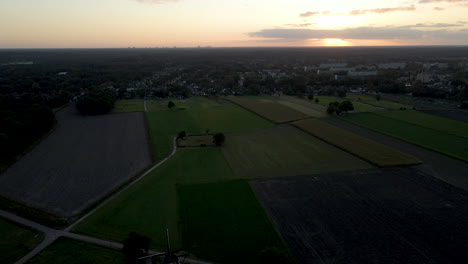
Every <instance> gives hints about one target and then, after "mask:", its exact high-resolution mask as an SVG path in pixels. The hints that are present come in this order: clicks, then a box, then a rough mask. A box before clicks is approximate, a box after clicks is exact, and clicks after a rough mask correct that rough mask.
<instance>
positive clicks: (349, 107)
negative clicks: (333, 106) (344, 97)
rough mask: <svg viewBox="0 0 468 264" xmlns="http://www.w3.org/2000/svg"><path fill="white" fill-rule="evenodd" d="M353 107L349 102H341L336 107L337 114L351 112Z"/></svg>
mask: <svg viewBox="0 0 468 264" xmlns="http://www.w3.org/2000/svg"><path fill="white" fill-rule="evenodd" d="M353 110H354V106H353V103H351V101H343V102H341V103H340V104H339V105H338V111H339V112H348V111H353Z"/></svg>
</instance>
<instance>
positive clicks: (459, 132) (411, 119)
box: [376, 110, 468, 138]
mask: <svg viewBox="0 0 468 264" xmlns="http://www.w3.org/2000/svg"><path fill="white" fill-rule="evenodd" d="M376 114H379V115H382V116H385V117H389V118H393V119H397V120H400V121H404V122H408V123H411V124H415V125H418V126H422V127H426V128H431V129H434V130H439V131H442V132H445V133H448V134H453V135H456V136H460V137H464V138H468V123H465V122H460V121H456V120H452V119H448V118H443V117H438V116H435V115H430V114H425V113H421V112H417V111H413V110H409V111H383V112H379V113H376Z"/></svg>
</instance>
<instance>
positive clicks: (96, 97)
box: [76, 89, 117, 115]
mask: <svg viewBox="0 0 468 264" xmlns="http://www.w3.org/2000/svg"><path fill="white" fill-rule="evenodd" d="M116 99H117V98H116V96H115V93H114V91H112V90H109V89H104V90H92V91H90V92H88V93H87V94H85V95H83V96H82V97H80V98H79V99H78V100H77V101H76V109H77V110H78V111H79V112H80V114H82V115H102V114H107V113H109V112H110V111H111V110H112V109H113V108H114V103H115V101H116Z"/></svg>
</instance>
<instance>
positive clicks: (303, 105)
mask: <svg viewBox="0 0 468 264" xmlns="http://www.w3.org/2000/svg"><path fill="white" fill-rule="evenodd" d="M279 98H281V99H278V103H280V104H282V105H285V106H288V107H290V108H292V109H294V110H297V111H299V112H302V113H304V114H306V115H309V116H311V117H324V116H326V115H327V113H326V110H327V108H326V107H324V106H323V105H321V104H318V103H315V101H310V100H305V99H303V98H298V97H294V96H287V95H283V96H281V97H279Z"/></svg>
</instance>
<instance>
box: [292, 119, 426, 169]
mask: <svg viewBox="0 0 468 264" xmlns="http://www.w3.org/2000/svg"><path fill="white" fill-rule="evenodd" d="M292 125H294V126H296V127H297V128H299V129H301V130H304V131H305V132H307V133H310V134H311V135H313V136H315V137H318V138H320V139H322V140H323V141H325V142H328V143H330V144H332V145H334V146H336V147H338V148H340V149H343V150H345V151H347V152H349V153H351V154H354V155H356V156H358V157H360V158H362V159H364V160H366V161H368V162H370V163H372V164H374V165H376V166H379V167H395V166H402V165H413V164H418V163H421V161H420V160H418V159H417V158H415V157H413V156H410V155H408V154H405V153H403V152H400V151H398V150H395V149H392V148H390V147H387V146H385V145H382V144H380V143H377V142H375V141H372V140H369V139H367V138H364V137H361V136H358V135H356V134H353V133H351V132H348V131H346V130H343V129H341V128H338V127H335V126H332V125H330V124H328V123H325V122H323V121H320V120H318V119H306V120H301V121H297V122H294V123H293V124H292Z"/></svg>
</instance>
